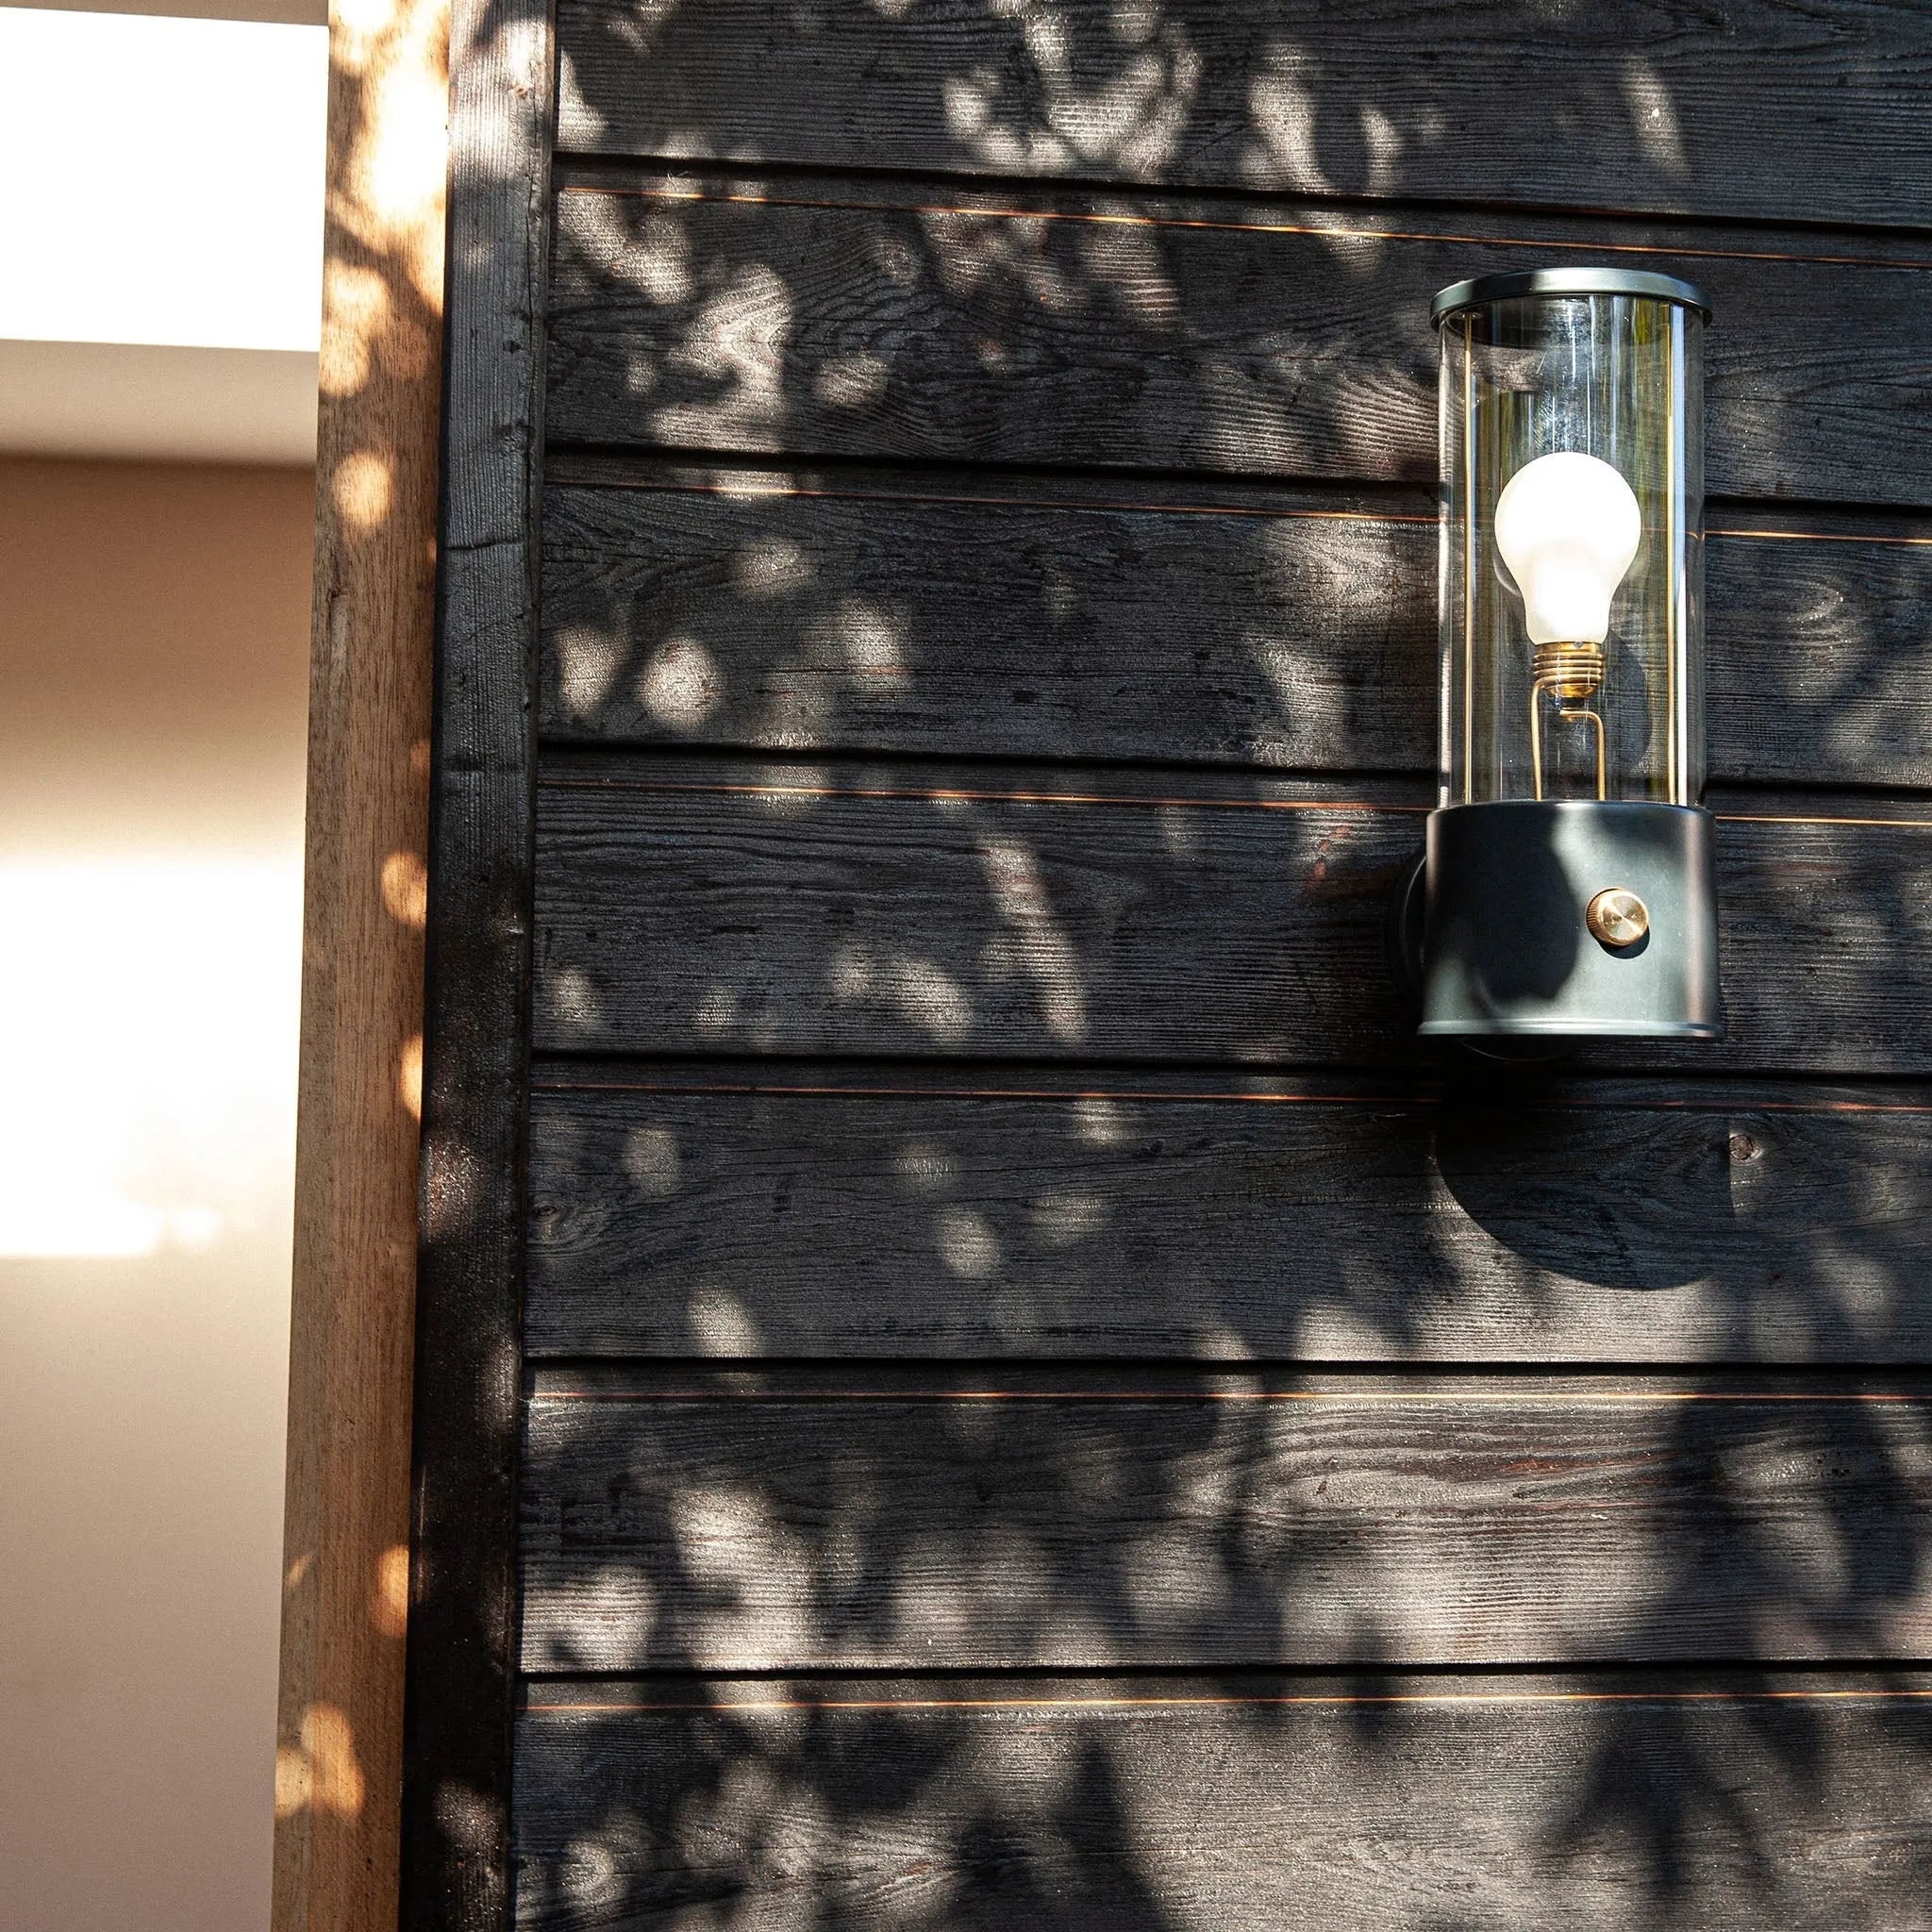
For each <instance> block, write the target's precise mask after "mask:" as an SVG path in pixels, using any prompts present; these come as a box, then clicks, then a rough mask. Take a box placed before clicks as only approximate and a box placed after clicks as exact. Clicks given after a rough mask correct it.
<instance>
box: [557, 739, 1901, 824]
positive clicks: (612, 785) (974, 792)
mask: <svg viewBox="0 0 1932 1932" xmlns="http://www.w3.org/2000/svg"><path fill="white" fill-rule="evenodd" d="M787 756H795V754H787ZM537 783H538V788H539V790H541V791H643V792H693V793H699V794H703V795H707V796H713V797H740V796H742V797H753V798H858V799H867V800H881V801H903V802H911V803H930V804H948V803H950V804H963V805H1064V806H1127V807H1137V808H1141V809H1159V808H1166V807H1171V806H1186V807H1187V808H1190V809H1191V810H1199V811H1331V812H1360V813H1366V814H1379V815H1382V816H1387V817H1426V816H1427V815H1428V813H1429V812H1430V811H1431V810H1432V809H1433V808H1432V807H1430V806H1426V805H1392V804H1380V803H1375V802H1373V801H1370V800H1367V799H1358V798H1201V797H1192V796H1186V795H1181V796H1174V797H1139V796H1136V795H1134V794H1132V793H1128V792H1104V791H992V790H990V789H985V788H978V787H965V786H918V787H914V786H897V785H777V784H751V783H746V782H735V781H724V780H718V779H707V780H695V779H668V778H562V777H558V776H555V775H545V776H543V777H541V778H539V779H538V781H537ZM1711 816H1712V817H1713V818H1714V819H1716V821H1717V822H1718V824H1725V825H1851V826H1858V827H1864V828H1867V829H1871V830H1877V831H1932V818H1923V819H1890V818H1887V819H1880V818H1851V817H1840V816H1838V815H1836V814H1819V813H1786V812H1727V811H1720V812H1713V813H1712V814H1711Z"/></svg>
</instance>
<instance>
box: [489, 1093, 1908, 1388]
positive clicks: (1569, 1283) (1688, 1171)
mask: <svg viewBox="0 0 1932 1932" xmlns="http://www.w3.org/2000/svg"><path fill="white" fill-rule="evenodd" d="M975 1087H976V1088H977V1090H978V1091H974V1088H975ZM531 1112H532V1129H531V1177H530V1212H531V1219H530V1244H529V1285H528V1302H527V1307H526V1318H525V1319H526V1326H525V1345H526V1347H527V1349H528V1350H529V1352H530V1354H531V1355H532V1356H533V1357H544V1356H577V1357H582V1356H593V1355H618V1356H658V1357H685V1356H692V1355H699V1356H703V1355H709V1356H739V1357H820V1358H859V1359H863V1358H867V1357H872V1358H878V1357H927V1358H931V1357H962V1358H974V1357H977V1358H982V1359H998V1358H1000V1357H1008V1358H1010V1357H1053V1356H1058V1357H1088V1358H1091V1357H1142V1358H1150V1357H1151V1358H1158V1357H1182V1358H1188V1357H1192V1358H1195V1359H1208V1360H1220V1361H1224V1362H1225V1361H1229V1360H1238V1359H1241V1358H1243V1357H1246V1358H1260V1359H1271V1358H1272V1359H1275V1360H1280V1359H1284V1358H1293V1357H1299V1358H1301V1359H1304V1360H1320V1359H1329V1360H1345V1361H1365V1360H1378V1359H1380V1360H1390V1359H1398V1360H1399V1359H1423V1360H1426V1359H1432V1358H1433V1359H1437V1360H1450V1361H1477V1360H1492V1361H1511V1360H1515V1361H1528V1360H1547V1361H1564V1360H1569V1361H1580V1362H1592V1361H1652V1362H1670V1361H1767V1362H1803V1361H1848V1362H1861V1361H1863V1362H1875V1361H1893V1362H1900V1363H1910V1362H1923V1361H1925V1360H1927V1359H1932V1261H1928V1258H1927V1257H1928V1256H1932V1163H1928V1161H1927V1158H1926V1152H1927V1147H1928V1143H1932V1095H1927V1094H1925V1093H1923V1092H1922V1093H1919V1094H1916V1095H1914V1094H1913V1093H1911V1092H1909V1091H1900V1090H1894V1091H1889V1092H1886V1093H1884V1094H1873V1093H1870V1092H1861V1091H1858V1090H1806V1089H1790V1088H1784V1089H1780V1088H1758V1087H1755V1086H1750V1085H1744V1084H1740V1083H1726V1084H1724V1085H1718V1084H1715V1083H1713V1084H1711V1085H1707V1086H1701V1087H1682V1088H1670V1087H1665V1086H1663V1085H1661V1084H1660V1083H1644V1084H1641V1085H1639V1086H1636V1087H1634V1088H1633V1087H1622V1086H1617V1085H1611V1084H1607V1083H1606V1084H1595V1085H1592V1084H1587V1083H1586V1084H1580V1085H1579V1084H1576V1083H1566V1082H1549V1081H1526V1082H1524V1084H1523V1086H1522V1087H1520V1088H1515V1089H1510V1088H1504V1089H1501V1090H1497V1091H1474V1092H1472V1093H1466V1094H1457V1093H1455V1092H1453V1091H1452V1092H1449V1093H1444V1092H1440V1091H1439V1092H1434V1093H1427V1092H1419V1091H1417V1090H1416V1088H1415V1087H1414V1086H1412V1085H1411V1086H1408V1087H1403V1086H1397V1085H1393V1084H1390V1083H1378V1082H1375V1081H1368V1080H1363V1079H1361V1078H1359V1077H1357V1078H1356V1079H1354V1080H1353V1081H1348V1082H1344V1081H1341V1080H1335V1079H1330V1080H1326V1081H1324V1080H1320V1079H1311V1078H1308V1077H1306V1076H1305V1077H1303V1078H1300V1079H1297V1080H1295V1081H1293V1082H1291V1083H1290V1082H1284V1081H1279V1080H1275V1081H1270V1080H1261V1079H1254V1078H1248V1079H1244V1080H1237V1081H1228V1080H1220V1081H1215V1080H1211V1079H1208V1078H1205V1077H1201V1076H1193V1077H1187V1076H1176V1075H1172V1074H1167V1075H1159V1076H1156V1077H1153V1078H1142V1079H1141V1080H1138V1081H1135V1080H1122V1079H1119V1078H1117V1077H1115V1078H1109V1077H1108V1076H1105V1075H1096V1074H1086V1073H1083V1074H1061V1075H1058V1076H1055V1075H1053V1074H1039V1073H1030V1074H1029V1073H1014V1072H1008V1071H1001V1072H996V1073H994V1074H991V1075H981V1076H980V1077H979V1078H978V1079H977V1080H976V1081H975V1080H974V1079H973V1078H971V1077H970V1076H964V1075H955V1076H954V1077H953V1078H952V1079H951V1080H950V1081H947V1080H946V1079H944V1078H942V1077H941V1078H934V1077H932V1076H931V1075H930V1074H914V1073H909V1072H896V1073H895V1072H891V1071H872V1072H868V1070H866V1069H865V1068H863V1067H853V1066H843V1067H838V1066H834V1067H800V1068H783V1067H773V1066H760V1065H759V1064H758V1063H757V1062H747V1063H745V1064H744V1065H742V1066H738V1067H728V1066H727V1067H723V1068H719V1069H717V1070H716V1071H715V1072H708V1071H707V1070H704V1069H698V1068H677V1067H668V1066H667V1067H659V1068H657V1069H638V1070H636V1071H633V1072H629V1073H626V1072H625V1071H624V1070H621V1069H616V1068H609V1067H602V1068H600V1067H598V1066H595V1065H594V1064H585V1065H582V1066H579V1067H575V1068H555V1067H552V1068H543V1069H540V1070H539V1074H538V1084H537V1090H536V1091H535V1092H534V1093H533V1095H532V1099H531Z"/></svg>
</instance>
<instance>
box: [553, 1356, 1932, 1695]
mask: <svg viewBox="0 0 1932 1932" xmlns="http://www.w3.org/2000/svg"><path fill="white" fill-rule="evenodd" d="M1898 1387H1899V1388H1900V1389H1902V1390H1903V1391H1905V1392H1904V1393H1903V1394H1897V1395H1894V1394H1893V1392H1892V1391H1890V1389H1888V1390H1887V1391H1885V1392H1884V1393H1883V1394H1882V1395H1874V1394H1869V1393H1868V1394H1860V1393H1854V1392H1852V1391H1851V1389H1850V1388H1849V1387H1848V1386H1846V1385H1842V1384H1836V1383H1835V1384H1832V1385H1829V1386H1828V1387H1827V1388H1826V1389H1824V1391H1820V1390H1818V1389H1817V1387H1816V1386H1815V1385H1813V1386H1811V1387H1809V1388H1804V1389H1793V1390H1790V1391H1786V1390H1782V1389H1779V1390H1773V1389H1769V1388H1766V1387H1765V1386H1764V1385H1762V1384H1748V1385H1737V1386H1730V1385H1722V1384H1707V1385H1703V1386H1699V1385H1696V1384H1688V1383H1686V1382H1685V1381H1684V1380H1682V1379H1681V1378H1675V1379H1661V1380H1657V1381H1650V1382H1644V1381H1630V1380H1627V1379H1618V1378H1596V1377H1591V1378H1574V1379H1569V1380H1564V1379H1547V1378H1544V1379H1539V1378H1533V1377H1515V1376H1512V1377H1507V1378H1496V1377H1490V1378H1484V1379H1480V1380H1473V1379H1457V1378H1446V1377H1444V1378H1433V1377H1428V1378H1425V1377H1416V1376H1409V1377H1406V1378H1401V1379H1395V1378H1384V1377H1375V1376H1358V1375H1354V1376H1339V1377H1330V1378H1327V1379H1324V1378H1322V1377H1319V1376H1314V1375H1308V1374H1303V1375H1301V1376H1298V1377H1295V1378H1291V1379H1290V1380H1287V1381H1281V1380H1276V1379H1274V1378H1271V1377H1269V1376H1267V1375H1263V1374H1253V1375H1249V1376H1245V1377H1241V1378H1235V1377H1220V1376H1216V1375H1213V1374H1208V1373H1206V1372H1202V1371H1194V1372H1186V1371H1182V1372H1174V1371H1168V1372H1159V1373H1154V1374H1149V1375H1147V1376H1145V1377H1144V1378H1141V1380H1139V1381H1137V1380H1135V1379H1134V1378H1132V1377H1129V1376H1126V1375H1124V1374H1122V1373H1120V1372H1114V1373H1113V1374H1110V1375H1097V1374H1095V1372H1094V1371H1091V1370H1087V1371H1080V1370H1070V1371H1066V1372H1062V1373H1061V1374H1058V1375H1054V1374H1052V1373H1051V1372H1048V1371H1038V1372H1028V1371H1022V1370H1015V1371H1011V1372H1008V1373H1005V1374H989V1373H987V1372H986V1371H984V1370H979V1371H973V1370H963V1371H960V1372H958V1379H948V1378H943V1377H941V1378H935V1377H934V1376H932V1375H931V1374H922V1373H919V1372H914V1371H907V1372H905V1373H904V1374H901V1375H899V1376H897V1377H893V1376H891V1375H888V1374H883V1373H876V1374H872V1375H868V1376H865V1377H862V1378H855V1377H854V1376H853V1375H852V1374H850V1372H849V1371H843V1372H841V1370H839V1369H837V1368H827V1369H824V1370H822V1371H818V1372H812V1373H808V1372H804V1371H798V1372H791V1373H774V1374H766V1375H763V1376H757V1377H740V1378H737V1379H735V1380H718V1379H715V1378H714V1380H713V1384H712V1386H711V1387H710V1388H709V1389H707V1387H706V1378H705V1377H704V1376H702V1375H697V1376H693V1375H691V1374H688V1373H684V1372H678V1371H665V1372H662V1373H660V1374H655V1375H652V1374H645V1373H644V1372H642V1371H641V1370H638V1371H628V1372H612V1371H598V1370H595V1369H592V1368H590V1367H562V1366H559V1367H558V1368H556V1369H543V1370H539V1371H538V1372H537V1374H536V1377H535V1382H534V1386H533V1390H532V1393H531V1397H530V1404H529V1410H528V1424H527V1429H528V1433H527V1439H526V1443H525V1478H524V1511H523V1552H524V1599H523V1605H524V1609H523V1633H524V1635H523V1663H524V1668H525V1670H536V1671H593V1670H604V1671H636V1670H647V1669H649V1670H657V1669H691V1668H695V1669H701V1670H766V1669H771V1670H792V1669H798V1670H804V1669H817V1668H824V1667H833V1666H846V1667H851V1666H862V1667H865V1668H871V1669H926V1668H932V1667H942V1668H943V1667H951V1668H964V1669H993V1668H1002V1667H1006V1668H1010V1667H1020V1666H1037V1667H1050V1668H1086V1669H1091V1668H1127V1667H1136V1666H1202V1667H1216V1666H1221V1665H1237V1664H1239V1665H1251V1664H1254V1665H1259V1664H1280V1665H1285V1666H1301V1665H1313V1664H1322V1665H1358V1666H1363V1667H1369V1668H1374V1667H1376V1666H1380V1665H1387V1664H1424V1663H1427V1664H1438V1663H1458V1664H1485V1665H1487V1664H1506V1663H1527V1662H1564V1661H1571V1660H1575V1661H1591V1662H1607V1661H1616V1660H1624V1661H1637V1660H1650V1659H1659V1660H1661V1659H1682V1658H1704V1659H1710V1660H1741V1659H1747V1658H1748V1659H1757V1658H1764V1659H1783V1660H1787V1661H1802V1660H1805V1659H1808V1658H1822V1657H1923V1656H1924V1655H1925V1654H1926V1652H1927V1651H1928V1649H1932V1560H1928V1559H1932V1440H1928V1438H1932V1431H1928V1420H1932V1407H1928V1406H1927V1405H1928V1403H1932V1391H1927V1390H1926V1389H1924V1388H1922V1387H1919V1386H1918V1385H1915V1384H1912V1383H1909V1382H1907V1383H1905V1384H1902V1385H1898Z"/></svg>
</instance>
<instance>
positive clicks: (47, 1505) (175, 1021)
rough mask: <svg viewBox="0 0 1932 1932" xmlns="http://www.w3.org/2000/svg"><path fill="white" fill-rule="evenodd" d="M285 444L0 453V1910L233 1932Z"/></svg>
mask: <svg viewBox="0 0 1932 1932" xmlns="http://www.w3.org/2000/svg"><path fill="white" fill-rule="evenodd" d="M312 541H313V508H312V482H311V478H310V475H309V473H308V472H307V471H306V470H284V469H274V470H242V469H230V468H213V467H207V468H195V467H186V466H181V467H176V466H163V465H143V464H134V463H82V462H53V461H28V460H23V459H10V460H0V906H4V907H5V909H6V917H5V921H4V924H0V935H4V937H0V1093H4V1101H0V1469H4V1471H5V1472H6V1480H5V1481H4V1482H0V1710H4V1712H5V1716H4V1719H0V1874H4V1877H0V1926H4V1927H5V1928H7V1932H15V1928H19V1932H42V1928H44V1932H96V1928H99V1932H108V1928H113V1932H125V1928H129V1927H134V1926H139V1927H141V1928H142V1932H176V1928H179V1932H190V1928H192V1932H230V1928H233V1932H242V1928H243V1927H246V1928H247V1932H259V1928H260V1927H261V1926H262V1925H263V1924H266V1922H267V1914H268V1895H269V1859H270V1844H271V1833H272V1793H273V1783H274V1747H275V1665H276V1626H277V1618H278V1604H279V1578H278V1574H277V1573H278V1568H279V1561H280V1554H281V1504H282V1438H283V1426H284V1422H283V1418H284V1408H285V1402H286V1390H287V1367H288V1363H287V1346H288V1312H289V1303H288V1287H289V1246H290V1224H291V1205H290V1191H291V1172H292V1158H293V1140H294V1129H293V1121H294V1085H295V1044H296V1013H297V999H298V993H299V972H300V937H301V849H302V786H303V762H304V735H305V717H306V708H307V661H308V580H309V562H310V551H311V545H312Z"/></svg>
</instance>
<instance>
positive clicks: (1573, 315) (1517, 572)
mask: <svg viewBox="0 0 1932 1932" xmlns="http://www.w3.org/2000/svg"><path fill="white" fill-rule="evenodd" d="M1552 279H1555V277H1552ZM1475 286H1476V288H1477V289H1478V290H1479V289H1480V286H1481V285H1480V284H1477V285H1475ZM1445 299H1446V297H1445ZM1703 331H1704V317H1703V315H1702V314H1701V313H1700V312H1699V310H1698V309H1697V308H1694V307H1691V306H1689V305H1688V304H1686V303H1683V302H1678V301H1671V300H1664V299H1659V298H1657V297H1654V296H1647V295H1634V294H1609V293H1605V294H1568V293H1561V294H1544V293H1537V294H1529V295H1515V296H1510V297H1508V298H1506V299H1501V300H1491V301H1477V302H1475V303H1474V305H1473V306H1470V307H1465V308H1460V309H1453V310H1451V311H1450V312H1449V313H1447V314H1446V315H1443V316H1442V318H1441V323H1440V325H1439V333H1440V335H1441V566H1440V571H1439V574H1438V584H1439V586H1440V594H1441V653H1442V661H1441V706H1442V716H1441V803H1442V804H1443V805H1445V806H1449V805H1464V804H1476V803H1479V802H1484V801H1488V800H1492V799H1533V798H1539V797H1541V798H1548V799H1570V798H1586V799H1587V798H1600V797H1601V798H1607V799H1641V800H1648V801H1651V802H1653V803H1657V804H1663V805H1686V806H1694V805H1698V804H1700V803H1701V802H1702V799H1703V795H1704V632H1703V608H1702V607H1703V578H1704V558H1703V515H1704V475H1703V427H1704V389H1703V369H1704V357H1703ZM1565 453H1571V454H1575V455H1580V456H1583V457H1589V458H1595V459H1596V460H1597V462H1599V463H1603V464H1607V465H1608V466H1609V467H1610V469H1612V470H1614V471H1615V472H1616V475H1617V476H1620V477H1621V478H1622V479H1623V481H1624V484H1626V485H1627V486H1628V491H1627V493H1624V492H1622V491H1619V489H1618V486H1617V483H1616V480H1615V478H1609V477H1606V476H1605V475H1603V473H1602V472H1601V471H1598V470H1596V469H1594V468H1592V467H1591V465H1589V464H1576V463H1570V464H1563V465H1548V464H1545V465H1543V466H1541V468H1540V469H1539V470H1537V471H1535V472H1533V473H1531V474H1530V475H1526V476H1525V477H1524V482H1523V484H1522V486H1520V487H1519V489H1518V491H1516V492H1514V494H1513V498H1512V500H1511V502H1510V503H1507V504H1505V503H1503V497H1504V491H1506V490H1507V488H1508V486H1509V484H1510V481H1511V479H1512V478H1513V477H1515V476H1516V475H1518V473H1519V472H1522V471H1525V470H1527V469H1528V466H1529V465H1531V464H1532V463H1535V462H1536V461H1537V460H1538V458H1545V457H1553V456H1557V455H1559V454H1565ZM1631 498H1634V499H1635V515H1634V517H1632V516H1631V514H1630V499H1631ZM1499 504H1501V505H1502V507H1503V509H1504V518H1503V526H1502V530H1501V536H1502V539H1503V541H1501V542H1500V543H1499V541H1498V538H1499V529H1498V514H1497V513H1498V508H1499ZM1631 535H1634V537H1635V542H1636V548H1635V553H1634V555H1632V556H1631V558H1630V560H1629V563H1628V565H1627V567H1626V568H1624V570H1623V571H1622V574H1621V575H1618V574H1617V568H1616V567H1617V564H1618V561H1619V558H1620V557H1621V555H1622V554H1623V552H1624V545H1625V543H1626V542H1627V541H1628V537H1629V536H1631ZM1512 557H1513V558H1514V565H1513V567H1512V562H1511V558H1512ZM1519 578H1523V579H1525V580H1526V581H1519ZM1606 594H1607V600H1608V604H1607V622H1606V613H1605V610H1604V605H1603V601H1602V599H1603V597H1604V596H1605V595H1606ZM1593 599H1594V603H1593V605H1592V600H1593ZM1592 608H1593V609H1594V616H1592ZM1533 630H1541V632H1542V633H1543V636H1542V637H1541V639H1539V638H1536V637H1533V636H1532V631H1533ZM1592 630H1595V631H1597V632H1598V636H1597V637H1595V638H1591V637H1590V636H1589V635H1588V633H1590V632H1591V631H1592ZM1567 632H1574V633H1576V635H1574V636H1569V635H1566V634H1565V633H1567Z"/></svg>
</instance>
